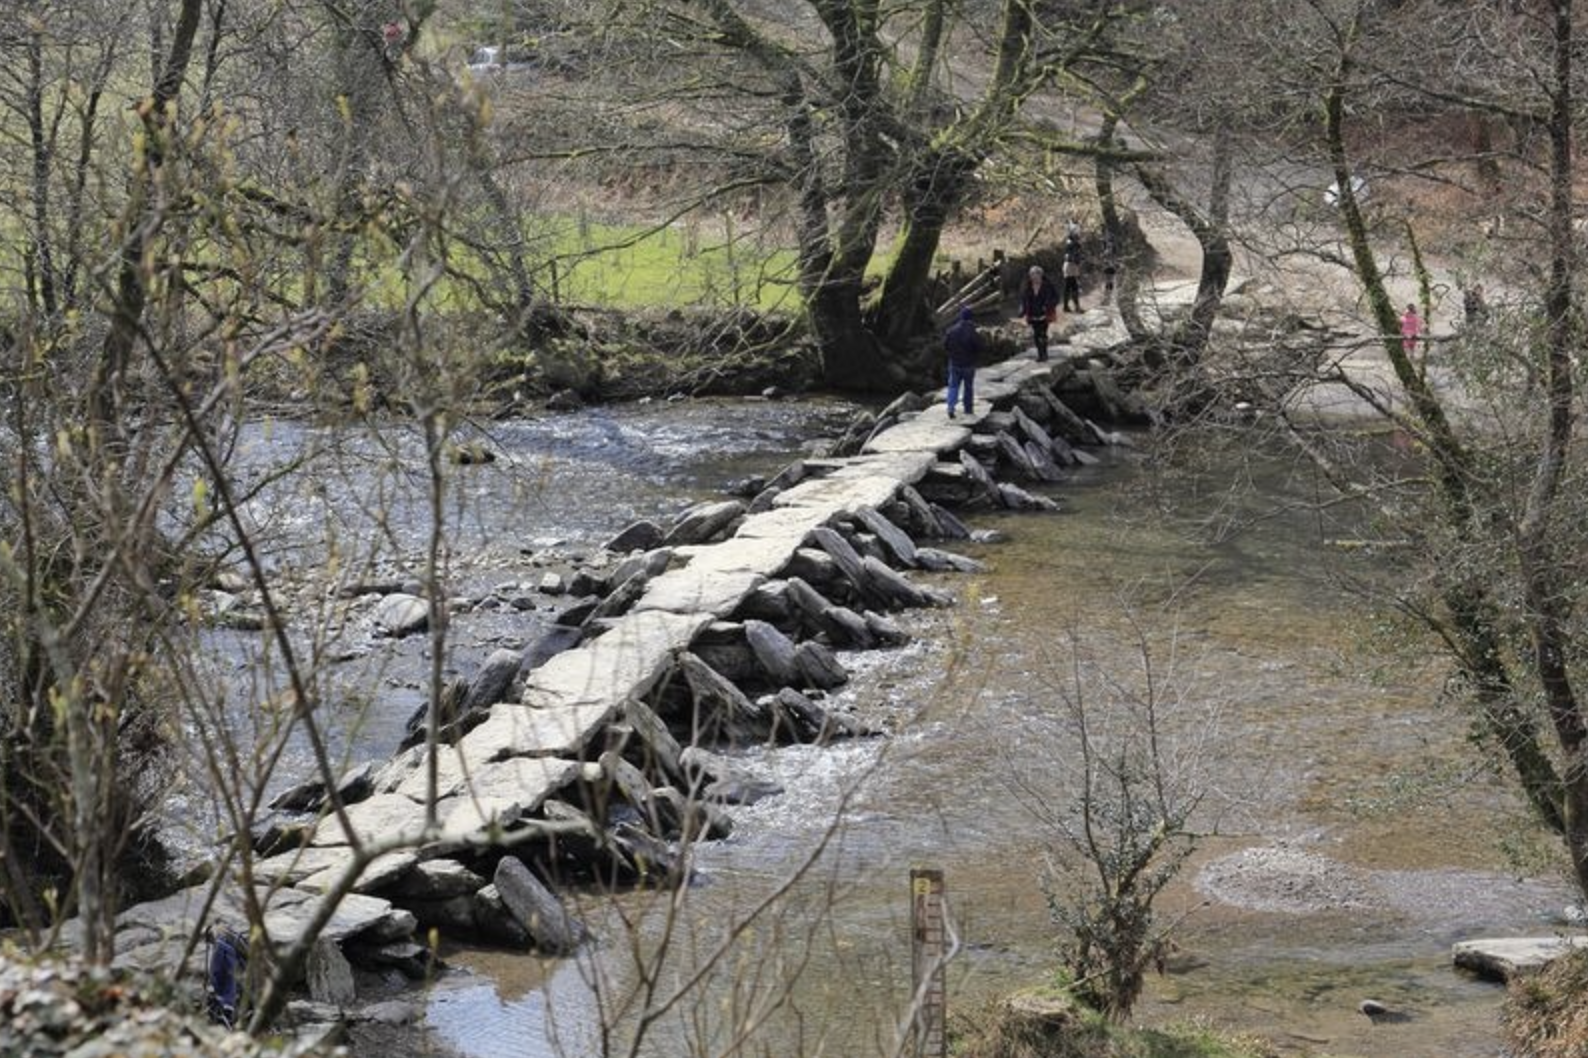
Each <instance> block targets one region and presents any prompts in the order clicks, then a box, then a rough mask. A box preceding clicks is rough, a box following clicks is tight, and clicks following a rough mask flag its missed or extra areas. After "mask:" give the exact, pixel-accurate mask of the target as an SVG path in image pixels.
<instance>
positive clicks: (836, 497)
mask: <svg viewBox="0 0 1588 1058" xmlns="http://www.w3.org/2000/svg"><path fill="white" fill-rule="evenodd" d="M901 484H902V482H900V480H899V479H898V478H895V477H888V476H884V475H878V476H868V477H853V478H851V477H831V478H820V479H818V480H816V481H806V482H801V483H800V484H798V485H796V486H794V487H793V488H792V489H789V490H788V491H787V492H785V493H783V495H781V496H779V497H778V498H777V500H776V501H775V505H776V506H778V507H815V508H818V509H820V510H822V511H823V512H828V511H836V512H839V513H845V514H847V513H849V512H851V511H854V510H856V509H858V508H860V507H881V506H882V505H883V504H885V503H887V502H888V501H889V500H891V499H893V497H894V494H895V493H897V492H898V491H899V487H900V485H901ZM826 520H827V519H826V518H824V519H823V521H826Z"/></svg>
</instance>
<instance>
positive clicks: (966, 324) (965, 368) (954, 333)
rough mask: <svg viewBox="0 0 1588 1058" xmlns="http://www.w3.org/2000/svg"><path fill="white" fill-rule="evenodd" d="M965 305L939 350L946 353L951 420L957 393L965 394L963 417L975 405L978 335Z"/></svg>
mask: <svg viewBox="0 0 1588 1058" xmlns="http://www.w3.org/2000/svg"><path fill="white" fill-rule="evenodd" d="M972 316H973V314H972V312H971V310H970V306H969V305H965V306H962V307H961V308H960V310H959V319H958V320H957V321H955V323H954V325H953V326H952V327H950V328H949V329H948V330H947V331H946V332H945V333H944V335H943V348H944V349H946V350H947V351H948V417H949V418H950V419H952V418H953V417H954V404H955V402H956V399H957V398H958V397H959V395H960V393H961V392H963V393H964V395H965V414H966V415H969V414H970V413H971V409H972V407H974V405H975V403H976V365H977V364H978V363H979V362H980V361H981V332H980V331H978V330H977V329H976V321H975V320H974V319H973V318H972Z"/></svg>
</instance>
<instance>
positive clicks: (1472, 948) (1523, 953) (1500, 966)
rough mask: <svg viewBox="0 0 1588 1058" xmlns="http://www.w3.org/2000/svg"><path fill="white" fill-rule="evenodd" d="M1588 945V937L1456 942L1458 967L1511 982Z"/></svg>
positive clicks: (1491, 938)
mask: <svg viewBox="0 0 1588 1058" xmlns="http://www.w3.org/2000/svg"><path fill="white" fill-rule="evenodd" d="M1582 947H1588V936H1565V935H1561V934H1555V935H1552V936H1548V937H1484V938H1481V939H1478V940H1464V941H1460V942H1458V943H1457V944H1455V945H1453V946H1452V947H1451V949H1450V951H1451V956H1452V957H1453V958H1454V959H1455V963H1456V965H1457V966H1459V967H1461V968H1462V969H1464V970H1471V971H1472V972H1473V973H1475V974H1478V975H1479V976H1482V977H1488V978H1493V979H1494V980H1499V981H1509V980H1510V979H1511V978H1513V977H1515V976H1517V975H1519V974H1527V973H1532V972H1534V971H1536V970H1540V969H1543V968H1544V967H1545V966H1547V965H1549V964H1550V963H1551V962H1553V961H1555V960H1556V959H1558V958H1560V957H1561V956H1562V955H1565V954H1567V953H1569V952H1572V951H1575V950H1576V949H1578V948H1582Z"/></svg>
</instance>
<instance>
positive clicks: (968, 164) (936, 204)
mask: <svg viewBox="0 0 1588 1058" xmlns="http://www.w3.org/2000/svg"><path fill="white" fill-rule="evenodd" d="M976 164H977V163H976V160H975V159H973V158H969V157H966V156H964V155H962V154H959V153H958V152H942V153H938V152H932V153H931V154H929V155H928V156H927V157H926V158H924V159H922V164H921V165H920V166H919V167H918V169H917V174H916V178H915V179H914V180H913V181H912V182H911V184H910V187H909V188H908V189H907V190H906V192H905V195H904V211H905V212H904V229H903V231H902V232H901V234H900V239H899V246H898V249H897V250H896V251H895V253H894V256H893V261H892V263H891V265H890V267H889V268H888V273H887V275H886V276H885V277H884V278H883V281H882V288H881V291H880V293H879V295H878V298H877V302H876V312H875V316H874V319H873V327H874V328H875V331H876V334H877V337H878V338H879V339H880V340H881V341H882V342H883V343H885V344H887V345H890V346H892V347H894V348H901V347H903V346H904V345H906V344H907V343H908V342H910V341H911V340H912V339H914V338H916V337H917V336H919V335H921V334H922V333H923V332H927V331H930V330H932V329H933V328H934V325H935V324H936V322H937V321H936V320H935V319H934V318H933V316H932V306H931V305H930V304H928V302H929V300H930V299H929V298H928V297H927V285H928V284H929V283H930V282H931V279H932V262H933V261H934V260H936V258H937V248H938V245H939V244H940V243H941V241H942V238H943V227H944V225H946V224H947V223H948V221H949V218H950V217H951V216H952V215H953V213H954V211H955V210H957V209H958V208H959V205H960V203H961V202H962V201H963V200H964V195H965V188H966V186H967V182H968V181H967V177H969V175H970V174H971V173H973V172H974V171H975V169H976Z"/></svg>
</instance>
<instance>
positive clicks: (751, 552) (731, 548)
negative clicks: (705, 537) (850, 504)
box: [678, 507, 815, 573]
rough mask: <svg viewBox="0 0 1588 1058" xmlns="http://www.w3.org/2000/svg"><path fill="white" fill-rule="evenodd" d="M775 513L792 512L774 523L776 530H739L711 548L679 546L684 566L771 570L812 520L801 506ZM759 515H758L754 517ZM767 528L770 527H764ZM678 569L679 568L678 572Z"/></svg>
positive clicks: (796, 547) (796, 544)
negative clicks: (748, 532) (750, 532)
mask: <svg viewBox="0 0 1588 1058" xmlns="http://www.w3.org/2000/svg"><path fill="white" fill-rule="evenodd" d="M768 513H777V514H785V515H793V517H789V518H785V519H784V522H785V523H786V524H782V525H779V526H777V531H776V532H775V533H773V532H770V531H768V532H766V533H765V534H764V535H761V536H745V535H743V534H742V533H741V534H740V535H738V536H736V537H734V538H733V539H732V540H727V541H724V542H723V543H720V544H715V545H713V546H711V547H698V548H690V547H681V548H679V549H678V553H679V555H680V556H681V557H683V558H686V559H688V565H687V566H685V567H684V568H685V569H690V570H696V571H700V572H709V573H774V572H776V571H777V570H779V569H782V568H783V567H784V566H785V565H787V564H788V561H789V559H790V558H792V557H793V555H794V552H795V551H798V550H799V547H800V542H801V541H802V540H804V539H805V534H806V533H807V532H809V531H810V527H811V525H812V524H813V523H814V521H815V519H814V518H813V517H812V513H811V512H810V511H809V510H807V509H805V508H802V507H792V508H789V509H788V510H787V511H776V512H768ZM757 517H759V515H758V516H757ZM768 528H770V527H768ZM680 572H682V571H680Z"/></svg>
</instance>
